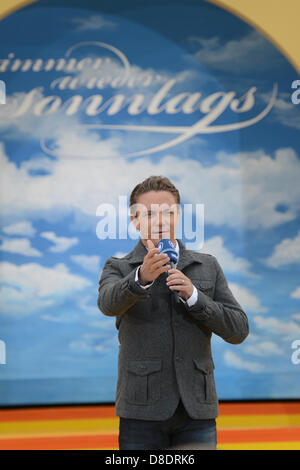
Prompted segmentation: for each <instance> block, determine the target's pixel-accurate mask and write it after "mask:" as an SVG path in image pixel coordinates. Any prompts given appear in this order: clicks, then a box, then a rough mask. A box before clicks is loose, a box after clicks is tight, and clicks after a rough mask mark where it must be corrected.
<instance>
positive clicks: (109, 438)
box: [0, 434, 118, 450]
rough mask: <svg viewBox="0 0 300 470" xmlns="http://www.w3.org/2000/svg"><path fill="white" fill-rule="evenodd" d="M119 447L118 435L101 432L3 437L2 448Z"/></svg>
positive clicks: (0, 445)
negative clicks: (14, 437) (53, 435)
mask: <svg viewBox="0 0 300 470" xmlns="http://www.w3.org/2000/svg"><path fill="white" fill-rule="evenodd" d="M87 448H94V449H102V448H107V449H108V448H111V449H117V448H118V436H117V435H116V434H115V435H114V434H101V435H98V436H95V435H92V436H89V435H81V436H65V437H61V436H58V437H36V438H31V439H1V441H0V449H1V450H62V449H87Z"/></svg>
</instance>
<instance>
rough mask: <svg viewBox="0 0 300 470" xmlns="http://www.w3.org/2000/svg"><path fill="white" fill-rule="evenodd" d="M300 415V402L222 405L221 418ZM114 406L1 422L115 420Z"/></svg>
mask: <svg viewBox="0 0 300 470" xmlns="http://www.w3.org/2000/svg"><path fill="white" fill-rule="evenodd" d="M253 414H264V415H269V414H300V401H299V402H286V403H285V402H275V403H220V416H225V415H253ZM115 417H116V414H115V407H114V406H113V405H111V406H106V405H99V406H88V405H87V406H69V407H47V408H42V407H41V408H22V409H2V410H1V409H0V421H2V422H3V421H4V422H5V421H39V420H42V421H48V420H60V419H89V418H100V419H101V418H115Z"/></svg>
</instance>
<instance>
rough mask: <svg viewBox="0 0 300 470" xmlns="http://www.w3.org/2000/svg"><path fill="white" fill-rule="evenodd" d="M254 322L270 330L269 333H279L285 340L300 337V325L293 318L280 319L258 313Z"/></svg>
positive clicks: (265, 329)
mask: <svg viewBox="0 0 300 470" xmlns="http://www.w3.org/2000/svg"><path fill="white" fill-rule="evenodd" d="M254 322H255V325H256V326H257V327H258V328H261V329H262V330H264V331H268V334H269V335H279V336H282V337H283V338H284V339H285V340H289V339H290V340H292V339H295V338H297V337H300V325H298V323H296V322H294V321H293V320H290V321H286V320H285V321H284V320H283V321H280V320H278V319H277V318H274V317H261V316H258V315H257V316H256V317H254Z"/></svg>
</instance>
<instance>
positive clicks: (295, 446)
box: [217, 441, 300, 450]
mask: <svg viewBox="0 0 300 470" xmlns="http://www.w3.org/2000/svg"><path fill="white" fill-rule="evenodd" d="M217 447H218V449H220V450H300V442H292V441H284V442H239V443H230V444H219V445H218V446H217Z"/></svg>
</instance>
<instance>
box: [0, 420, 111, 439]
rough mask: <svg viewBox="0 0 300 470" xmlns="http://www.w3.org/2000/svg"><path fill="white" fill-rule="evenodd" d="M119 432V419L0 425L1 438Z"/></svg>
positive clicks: (21, 422) (17, 422) (19, 422)
mask: <svg viewBox="0 0 300 470" xmlns="http://www.w3.org/2000/svg"><path fill="white" fill-rule="evenodd" d="M118 431H119V419H117V418H105V419H66V420H58V421H56V420H49V421H10V422H6V423H0V438H3V435H7V434H16V433H21V434H26V435H28V434H40V433H43V434H44V433H57V432H63V433H70V432H72V433H73V432H77V433H81V434H82V433H89V432H95V433H102V434H109V433H111V432H113V433H115V432H118Z"/></svg>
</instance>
